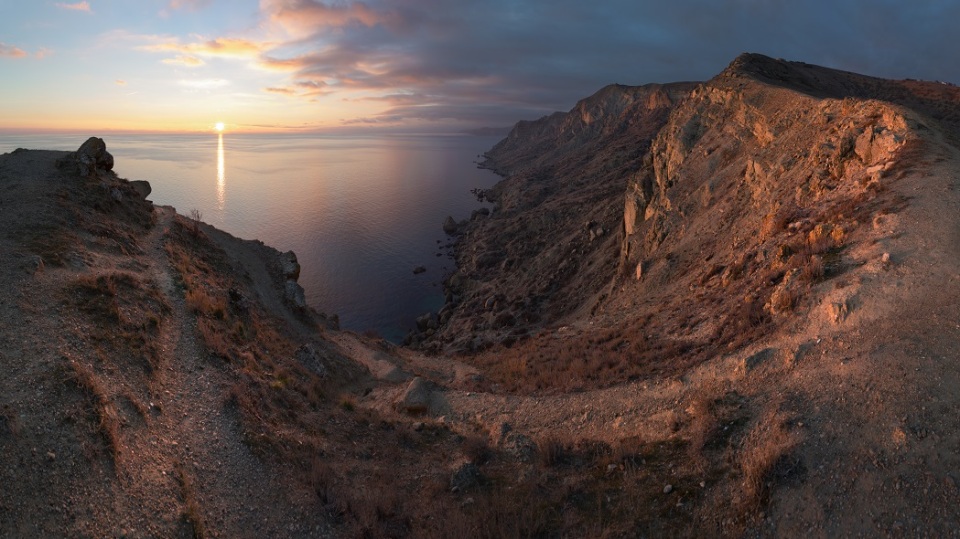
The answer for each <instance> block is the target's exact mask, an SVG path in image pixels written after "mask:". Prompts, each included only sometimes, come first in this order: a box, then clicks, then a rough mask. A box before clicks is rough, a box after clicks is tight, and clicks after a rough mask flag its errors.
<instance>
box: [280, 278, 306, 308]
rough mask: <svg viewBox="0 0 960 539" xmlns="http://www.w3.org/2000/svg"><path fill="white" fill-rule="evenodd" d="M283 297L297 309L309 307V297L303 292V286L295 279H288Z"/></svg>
mask: <svg viewBox="0 0 960 539" xmlns="http://www.w3.org/2000/svg"><path fill="white" fill-rule="evenodd" d="M283 297H284V298H285V299H286V300H287V301H288V302H289V303H290V304H291V305H293V306H294V307H296V308H297V309H306V308H307V298H306V296H305V295H304V293H303V287H302V286H300V285H299V284H297V281H294V280H293V279H288V280H287V282H286V283H285V284H284V287H283Z"/></svg>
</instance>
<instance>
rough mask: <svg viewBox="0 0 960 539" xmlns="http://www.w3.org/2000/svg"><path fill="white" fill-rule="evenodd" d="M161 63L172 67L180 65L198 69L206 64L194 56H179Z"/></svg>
mask: <svg viewBox="0 0 960 539" xmlns="http://www.w3.org/2000/svg"><path fill="white" fill-rule="evenodd" d="M163 63H165V64H173V65H182V66H186V67H200V66H202V65H204V64H205V63H206V62H204V61H203V60H201V59H199V58H197V57H196V56H187V55H185V54H181V55H180V56H177V57H176V58H166V59H164V60H163Z"/></svg>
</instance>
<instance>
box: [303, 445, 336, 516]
mask: <svg viewBox="0 0 960 539" xmlns="http://www.w3.org/2000/svg"><path fill="white" fill-rule="evenodd" d="M336 478H337V474H336V471H335V470H334V468H333V466H331V465H330V462H329V461H328V460H327V459H325V458H323V457H322V456H320V455H317V456H315V457H314V458H313V463H312V464H311V466H310V479H309V480H310V485H311V486H312V487H313V491H314V492H316V493H317V497H319V498H320V502H321V503H323V504H324V505H326V504H328V503H331V502H333V500H334V485H335V482H336Z"/></svg>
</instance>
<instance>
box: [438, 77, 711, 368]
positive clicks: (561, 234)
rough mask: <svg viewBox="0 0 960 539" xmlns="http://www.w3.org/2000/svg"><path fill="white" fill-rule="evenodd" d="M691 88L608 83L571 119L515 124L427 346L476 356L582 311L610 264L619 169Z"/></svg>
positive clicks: (493, 159)
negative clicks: (488, 213)
mask: <svg viewBox="0 0 960 539" xmlns="http://www.w3.org/2000/svg"><path fill="white" fill-rule="evenodd" d="M693 87H694V85H693V84H691V83H678V84H670V85H655V84H651V85H647V86H640V87H630V86H622V85H611V86H607V87H606V88H603V89H601V90H600V91H599V92H597V93H596V94H594V95H593V96H591V97H589V98H587V99H584V100H582V101H580V102H579V103H578V104H577V106H576V107H574V108H573V109H572V110H571V111H570V112H568V113H555V114H553V115H550V116H547V117H544V118H542V119H540V120H537V121H534V122H520V123H519V124H517V126H516V127H515V128H514V129H513V131H512V132H511V133H510V135H509V136H508V137H507V138H506V139H504V140H503V141H502V142H500V143H499V144H497V145H496V146H495V147H494V148H493V149H492V150H490V152H488V153H487V161H486V162H485V163H484V164H485V165H486V166H488V167H489V168H492V169H494V170H495V171H497V172H499V173H501V174H506V175H507V177H506V179H505V180H504V181H502V182H500V183H499V184H498V185H497V186H496V187H494V188H493V189H491V190H490V191H488V192H487V197H488V198H490V199H491V200H494V201H495V203H496V209H495V211H494V215H493V216H492V217H489V218H487V217H485V216H483V215H479V214H478V215H475V216H474V219H473V221H472V222H471V223H470V226H468V227H466V230H467V231H466V233H465V236H466V238H465V239H464V241H462V242H461V246H463V248H462V249H461V250H460V251H459V252H458V265H459V267H460V270H459V272H458V273H457V274H456V275H455V276H454V277H453V278H452V279H451V281H450V284H451V285H452V286H451V294H450V296H451V299H452V298H453V297H454V296H456V299H457V301H456V302H452V303H451V304H450V305H448V307H446V308H445V309H444V310H443V311H441V313H440V317H441V320H442V321H443V322H444V323H445V324H444V326H443V328H442V329H441V331H440V332H439V333H438V334H437V335H436V336H435V337H434V338H433V339H432V342H431V344H430V345H429V348H431V349H434V350H438V349H440V348H441V347H443V346H450V347H452V348H453V349H459V350H473V349H477V348H483V347H485V346H488V345H489V344H492V343H493V342H495V341H498V340H500V339H501V338H502V337H503V336H504V335H506V334H508V333H511V332H514V333H515V335H514V336H513V337H509V338H508V339H515V338H516V336H517V335H522V334H524V333H525V332H526V330H527V329H529V328H530V327H531V325H537V324H540V323H550V322H553V321H556V320H557V319H559V318H560V317H561V316H563V315H566V314H570V313H571V312H572V311H573V310H575V309H577V308H579V307H580V306H582V305H584V304H585V303H586V301H587V298H589V297H591V296H593V295H595V294H597V293H598V292H599V290H600V288H601V287H602V286H603V285H604V284H606V282H607V279H608V275H609V274H610V272H611V271H612V270H613V269H615V267H616V263H617V258H616V243H615V242H616V240H615V238H614V236H615V234H614V232H615V230H616V229H617V228H618V226H619V222H620V220H621V216H620V215H619V201H620V200H622V196H623V194H622V193H623V186H624V180H623V178H624V177H625V175H626V173H627V172H628V171H632V170H635V169H636V168H638V167H639V165H640V161H641V159H642V157H643V155H644V153H645V152H646V150H647V148H648V146H649V143H650V140H651V139H652V137H653V136H654V135H655V134H656V133H657V132H658V131H659V129H660V128H661V127H662V125H663V124H664V123H665V122H666V120H667V116H668V114H669V112H670V109H671V107H672V106H673V105H674V104H675V103H676V102H677V101H678V100H679V99H681V98H682V97H683V96H684V95H686V93H688V92H689V91H690V90H691V89H692V88H693Z"/></svg>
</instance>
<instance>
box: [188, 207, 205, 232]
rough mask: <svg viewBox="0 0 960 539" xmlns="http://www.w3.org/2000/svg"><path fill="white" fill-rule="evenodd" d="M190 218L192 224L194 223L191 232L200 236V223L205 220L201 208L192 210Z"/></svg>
mask: <svg viewBox="0 0 960 539" xmlns="http://www.w3.org/2000/svg"><path fill="white" fill-rule="evenodd" d="M190 220H191V221H192V225H193V226H192V228H191V229H190V233H191V234H193V235H194V236H199V235H200V223H201V222H202V221H203V213H201V212H200V210H198V209H196V208H194V209H192V210H190Z"/></svg>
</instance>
